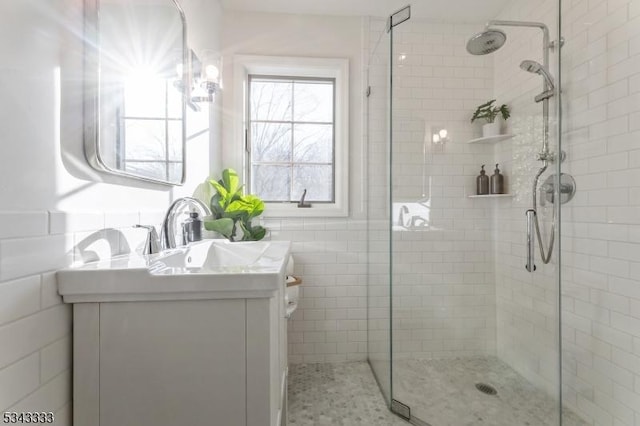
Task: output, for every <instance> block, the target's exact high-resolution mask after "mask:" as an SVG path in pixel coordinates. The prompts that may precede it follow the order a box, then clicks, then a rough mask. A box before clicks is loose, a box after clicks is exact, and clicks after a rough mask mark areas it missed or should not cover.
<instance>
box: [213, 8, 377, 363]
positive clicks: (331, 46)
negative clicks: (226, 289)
mask: <svg viewBox="0 0 640 426" xmlns="http://www.w3.org/2000/svg"><path fill="white" fill-rule="evenodd" d="M361 28H362V25H361V19H360V18H340V17H330V16H301V15H280V14H264V13H243V12H225V14H224V19H223V24H222V30H223V32H222V34H223V35H222V51H223V52H224V58H223V60H224V73H223V84H224V91H223V96H222V97H223V108H224V111H223V140H224V146H223V159H224V160H223V161H224V162H223V167H233V168H235V169H236V170H242V167H243V165H242V158H241V156H242V150H243V143H244V142H243V141H242V140H237V139H236V138H235V136H234V131H233V126H234V123H235V120H237V119H238V117H235V116H234V108H233V104H232V101H233V96H234V93H233V84H231V78H232V75H233V55H235V54H245V55H247V54H253V55H267V56H269V55H270V56H277V55H280V56H304V57H321V58H322V57H328V58H336V57H337V58H347V59H349V69H350V75H349V80H350V81H349V85H350V99H349V106H350V109H349V120H350V125H349V161H350V164H349V170H350V176H349V189H350V209H349V210H350V215H349V217H348V218H344V219H323V218H316V219H282V220H280V219H269V220H267V221H266V222H265V226H266V227H267V228H268V229H269V230H270V231H271V238H273V239H284V240H291V241H293V254H294V259H295V261H296V272H297V273H298V274H300V275H302V276H303V279H304V284H303V286H302V291H301V305H300V307H299V308H298V310H297V311H296V313H295V314H294V316H293V320H292V321H290V322H289V344H290V345H289V354H290V361H291V362H302V361H305V362H315V361H319V362H322V361H344V360H349V359H365V358H366V323H365V318H366V311H365V308H366V286H365V277H366V263H365V255H366V245H365V241H366V239H365V237H366V235H365V223H364V220H363V219H364V214H365V209H364V198H363V194H364V184H365V179H364V175H363V173H364V168H363V164H364V157H363V145H362V105H363V87H362V84H363V81H362V69H363V68H362V35H361ZM240 119H241V118H240Z"/></svg>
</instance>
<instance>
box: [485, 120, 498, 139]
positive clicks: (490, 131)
mask: <svg viewBox="0 0 640 426" xmlns="http://www.w3.org/2000/svg"><path fill="white" fill-rule="evenodd" d="M499 134H500V121H499V120H496V121H494V122H493V123H487V124H485V125H484V126H482V137H483V138H488V137H491V136H498V135H499Z"/></svg>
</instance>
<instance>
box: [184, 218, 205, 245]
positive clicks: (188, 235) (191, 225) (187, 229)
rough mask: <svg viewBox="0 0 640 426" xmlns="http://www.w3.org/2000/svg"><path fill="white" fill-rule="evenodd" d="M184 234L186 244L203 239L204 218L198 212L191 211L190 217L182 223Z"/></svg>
mask: <svg viewBox="0 0 640 426" xmlns="http://www.w3.org/2000/svg"><path fill="white" fill-rule="evenodd" d="M182 235H183V240H184V244H188V243H192V242H194V241H200V240H202V220H200V218H199V217H198V212H191V213H189V219H187V220H186V221H185V222H184V225H182Z"/></svg>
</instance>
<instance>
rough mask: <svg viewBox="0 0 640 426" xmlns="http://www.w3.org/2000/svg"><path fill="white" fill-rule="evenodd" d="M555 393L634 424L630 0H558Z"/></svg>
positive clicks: (638, 396)
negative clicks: (572, 193) (558, 363)
mask: <svg viewBox="0 0 640 426" xmlns="http://www.w3.org/2000/svg"><path fill="white" fill-rule="evenodd" d="M562 6H563V7H562V16H563V32H564V34H563V35H564V37H565V39H566V44H565V47H564V49H563V56H562V61H563V62H562V72H563V95H564V101H563V107H564V115H565V120H564V126H565V128H564V134H565V138H564V140H563V149H564V150H565V151H566V152H567V161H566V162H565V163H564V165H563V171H564V172H565V173H571V174H572V175H574V177H575V178H576V181H577V182H578V191H580V196H579V197H578V196H576V201H577V202H575V203H574V202H571V203H570V204H567V205H565V208H564V209H563V212H562V214H563V216H562V236H563V238H562V247H563V253H562V263H563V268H562V286H563V299H562V303H563V305H562V306H563V315H564V318H567V321H565V324H564V326H563V345H564V346H563V362H564V364H563V367H564V369H563V373H564V376H563V377H564V379H563V383H564V390H565V395H564V400H565V401H566V403H567V404H569V405H570V406H571V407H572V408H573V409H574V410H576V411H577V412H578V413H580V414H581V415H583V416H584V417H585V418H586V419H588V420H589V421H591V422H592V423H593V424H594V425H602V426H609V425H636V426H637V425H640V290H638V289H640V209H639V208H638V205H640V191H639V190H638V188H639V187H640V163H639V162H638V159H639V158H640V144H639V143H638V140H639V137H640V133H639V132H638V129H639V127H638V118H640V116H639V115H638V111H639V110H640V96H639V93H640V86H639V85H638V83H639V82H640V51H639V50H638V45H639V41H640V37H639V35H640V16H638V12H640V2H639V1H637V0H629V1H619V0H608V1H605V0H600V1H587V0H572V1H563V4H562Z"/></svg>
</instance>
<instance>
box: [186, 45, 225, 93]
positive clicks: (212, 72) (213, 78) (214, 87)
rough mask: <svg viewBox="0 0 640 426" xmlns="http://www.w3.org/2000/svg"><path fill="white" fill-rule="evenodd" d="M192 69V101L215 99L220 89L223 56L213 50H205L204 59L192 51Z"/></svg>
mask: <svg viewBox="0 0 640 426" xmlns="http://www.w3.org/2000/svg"><path fill="white" fill-rule="evenodd" d="M191 55H192V58H191V69H192V75H193V83H192V86H193V87H192V92H191V102H209V103H212V102H214V101H215V94H216V92H218V91H219V90H220V87H221V84H220V69H221V68H222V58H221V57H219V56H216V55H215V54H213V52H211V51H206V50H205V51H203V60H202V61H200V59H198V57H197V56H196V55H195V54H194V53H193V52H192V53H191Z"/></svg>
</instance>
